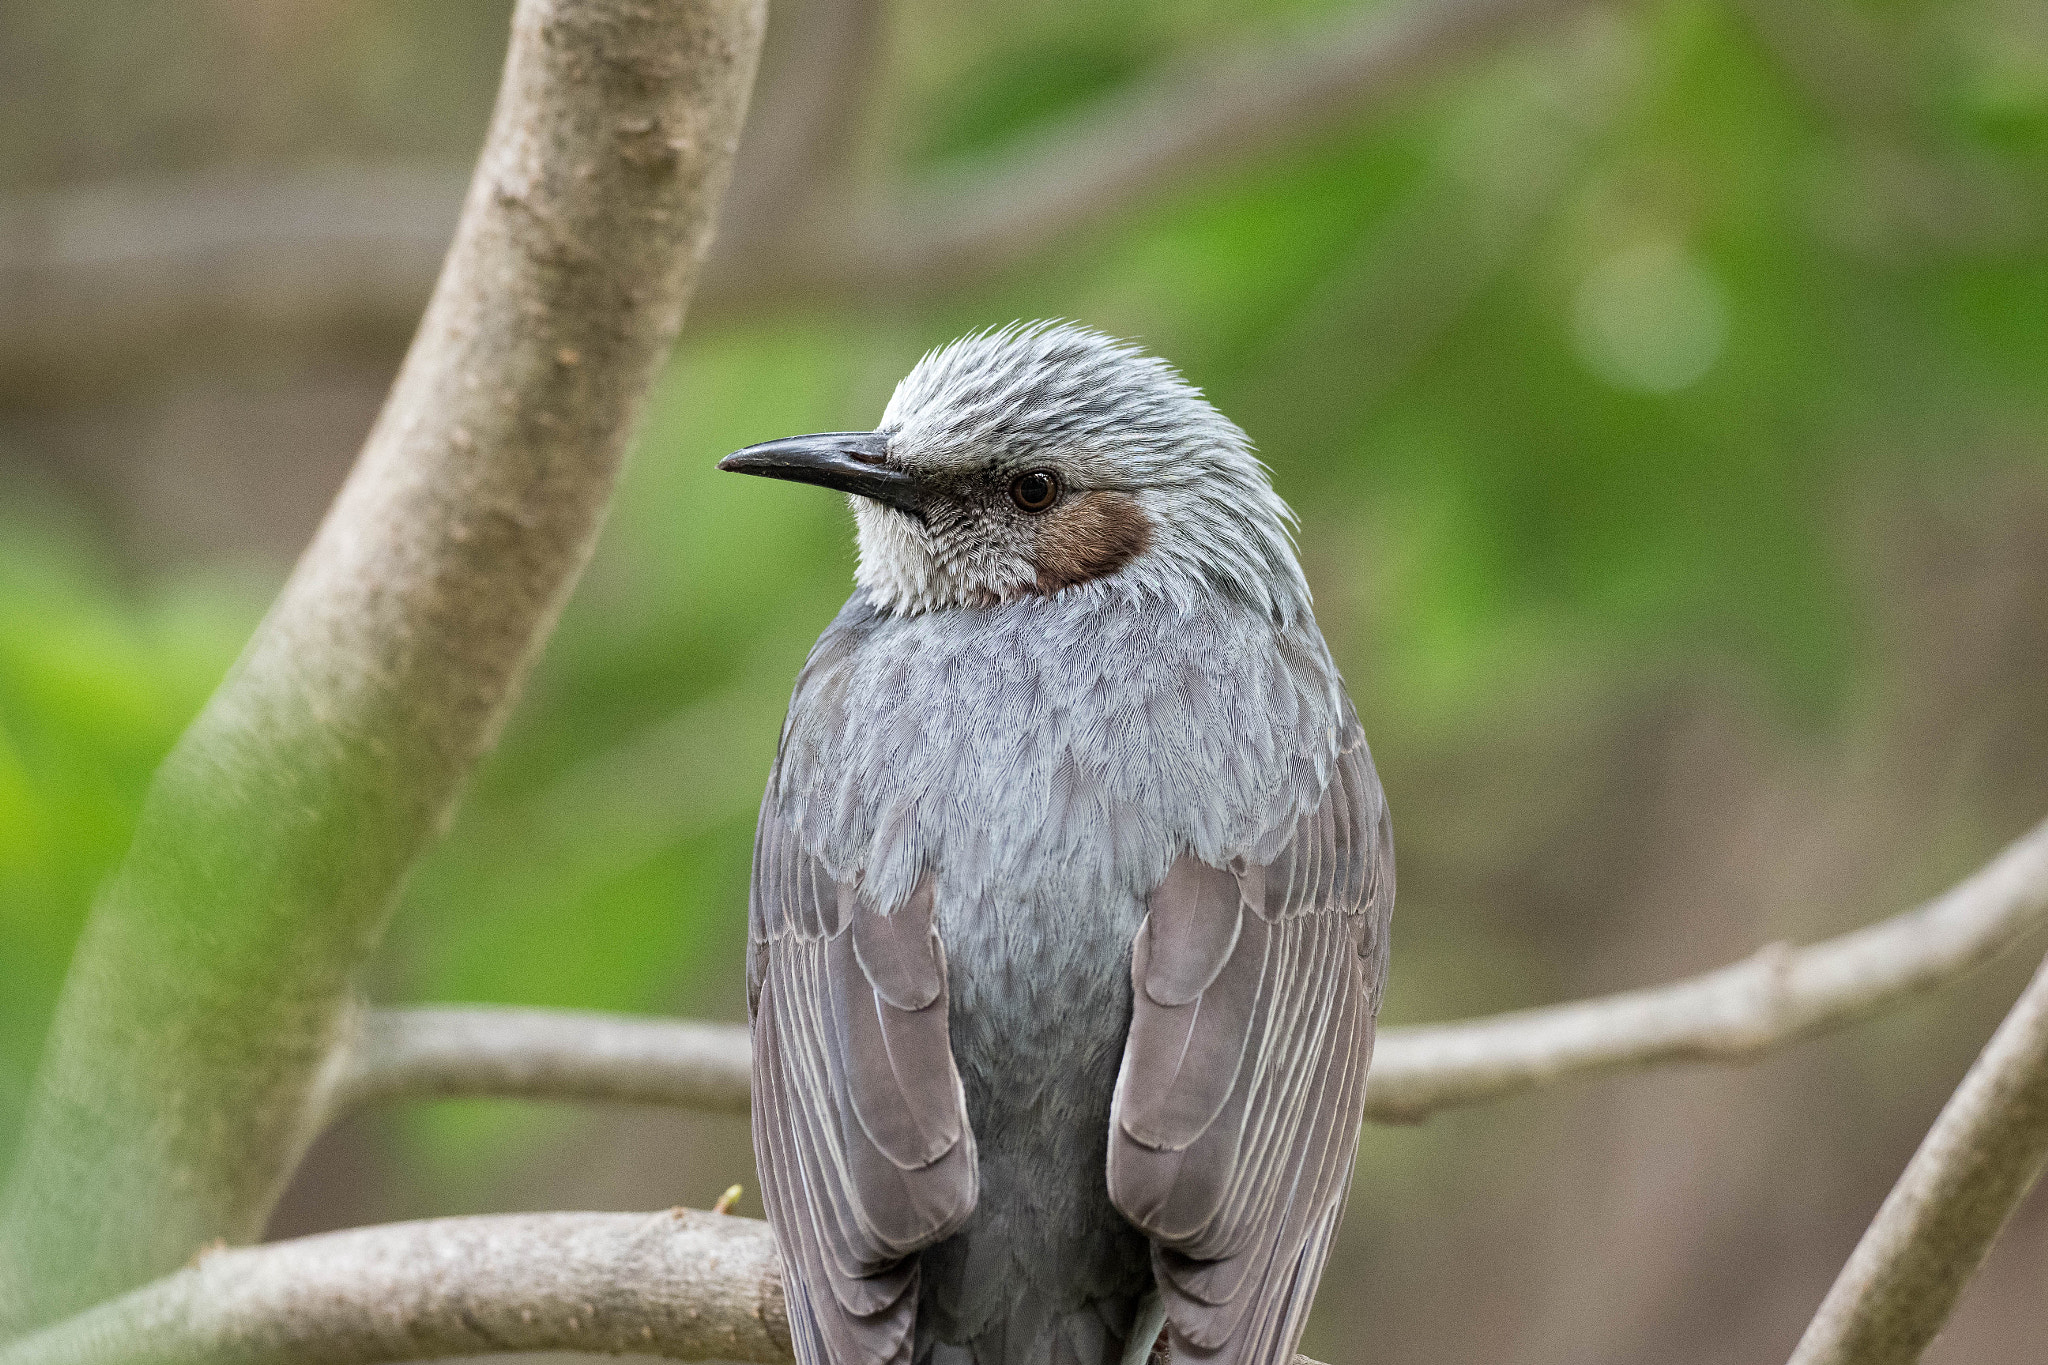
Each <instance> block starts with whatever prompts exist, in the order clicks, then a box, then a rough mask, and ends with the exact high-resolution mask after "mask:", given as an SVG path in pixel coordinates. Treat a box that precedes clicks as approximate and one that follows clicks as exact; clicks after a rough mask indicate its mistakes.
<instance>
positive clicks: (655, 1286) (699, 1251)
mask: <svg viewBox="0 0 2048 1365" xmlns="http://www.w3.org/2000/svg"><path fill="white" fill-rule="evenodd" d="M500 1351H578V1352H588V1353H597V1352H609V1353H613V1354H619V1353H626V1352H631V1353H633V1354H636V1355H658V1356H666V1357H668V1358H670V1359H672V1360H737V1361H749V1362H754V1363H755V1365H791V1362H793V1361H794V1359H795V1356H794V1354H793V1352H792V1350H791V1347H790V1341H789V1319H788V1315H787V1312H786V1310H785V1307H784V1304H783V1297H782V1263H781V1260H780V1258H779V1256H778V1255H777V1253H776V1250H775V1239H774V1236H773V1235H772V1234H771V1233H770V1232H769V1231H768V1225H767V1224H766V1223H761V1222H756V1221H755V1220H754V1219H751V1218H730V1217H724V1216H721V1215H718V1214H711V1213H695V1212H691V1211H689V1210H685V1209H671V1210H669V1211H668V1212H666V1213H652V1214H649V1213H537V1214H536V1213H528V1214H511V1215H500V1216H496V1217H484V1218H443V1219H437V1220H435V1221H432V1222H424V1223H394V1224H391V1225H388V1226H385V1227H374V1228H358V1229H356V1230H354V1231H350V1232H334V1233H328V1234H327V1235H325V1236H321V1237H306V1238H301V1239H300V1240H298V1241H294V1242H279V1243H276V1244H274V1245H271V1246H263V1247H252V1248H249V1249H247V1250H242V1251H215V1252H211V1253H208V1254H206V1255H203V1256H201V1257H200V1258H199V1259H198V1260H197V1262H196V1263H195V1264H193V1265H192V1266H191V1267H190V1268H188V1269H186V1270H183V1271H180V1272H178V1273H177V1274H175V1275H171V1276H169V1277H167V1278H165V1279H162V1280H158V1281H157V1282H156V1283H154V1284H151V1285H148V1286H146V1287H144V1288H142V1289H139V1290H136V1291H135V1292H134V1293H132V1294H128V1295H126V1296H124V1297H122V1298H120V1299H116V1300H114V1301H113V1302H111V1303H106V1304H102V1305H100V1306H99V1307H97V1308H94V1309H91V1310H89V1311H87V1312H85V1313H82V1314H80V1315H79V1316H77V1317H75V1318H71V1319H68V1320H66V1321H65V1322H62V1323H59V1324H58V1325H57V1326H55V1327H52V1328H49V1329H47V1330H45V1331H43V1332H41V1333H39V1334H38V1335H36V1336H33V1337H29V1338H27V1339H25V1340H22V1341H17V1342H15V1343H14V1344H13V1345H11V1346H7V1345H0V1365H302V1362H305V1361H308V1360H318V1361H320V1362H322V1363H323V1365H377V1363H378V1362H384V1361H399V1360H433V1359H443V1358H447V1357H450V1356H473V1355H487V1354H494V1353H497V1352H500ZM1295 1365H1317V1363H1316V1362H1315V1361H1312V1360H1309V1359H1308V1358H1307V1357H1305V1356H1297V1357H1295Z"/></svg>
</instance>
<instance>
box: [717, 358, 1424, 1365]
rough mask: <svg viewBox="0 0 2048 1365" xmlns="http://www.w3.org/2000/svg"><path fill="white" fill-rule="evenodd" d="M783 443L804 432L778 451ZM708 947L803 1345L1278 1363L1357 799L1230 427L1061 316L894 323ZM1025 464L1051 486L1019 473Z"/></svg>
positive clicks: (1360, 865)
mask: <svg viewBox="0 0 2048 1365" xmlns="http://www.w3.org/2000/svg"><path fill="white" fill-rule="evenodd" d="M821 443H822V444H821ZM727 467H729V468H739V469H743V470H748V471H750V472H759V473H769V474H773V475H775V476H778V477H785V478H799V479H805V480H807V481H810V482H818V483H825V484H828V485H829V486H834V487H841V488H858V489H860V490H862V492H861V493H860V494H858V495H856V496H855V497H854V498H853V502H854V504H855V513H856V518H857V521H858V524H859V530H860V539H861V555H862V558H861V567H860V572H859V575H858V588H857V590H856V592H855V594H854V596H853V598H852V599H851V600H850V601H849V602H848V603H847V605H846V607H845V608H844V610H842V611H841V612H840V614H839V617H838V618H837V619H836V620H835V621H834V622H833V623H832V625H831V626H830V627H829V628H828V629H827V630H826V631H825V633H824V635H823V636H822V637H821V638H820V639H819V641H818V644H817V646H816V648H815V649H814V650H813V651H812V654H811V657H810V660H809V661H808V663H807V664H806V665H805V667H804V670H803V672H802V674H801V676H800V677H799V679H798V681H797V686H796V692H795V696H794V699H793V700H792V703H791V706H790V713H789V719H788V721H787V723H786V724H785V726H784V730H783V737H782V744H781V748H780V751H779V753H778V755H777V758H776V764H775V768H774V771H773V774H772V775H771V777H770V779H769V784H768V790H767V793H766V796H765V798H764V800H763V802H762V810H761V820H760V826H759V834H758V838H757V842H756V847H755V858H754V882H753V894H752V909H751V941H750V949H749V955H748V987H749V1001H750V1007H751V1010H752V1017H753V1021H754V1037H755V1082H756V1085H755V1108H754V1115H755V1119H754V1130H755V1151H756V1155H757V1159H758V1162H759V1166H760V1174H761V1181H762V1187H763V1191H764V1197H765V1200H766V1203H767V1206H768V1212H769V1217H770V1221H771V1222H772V1223H773V1224H774V1226H775V1229H776V1233H777V1236H778V1239H779V1241H780V1243H781V1246H782V1249H783V1255H784V1259H785V1263H786V1270H787V1276H786V1281H787V1287H788V1291H789V1300H790V1316H791V1325H792V1332H793V1334H794V1336H795V1339H796V1346H797V1355H798V1358H799V1360H800V1361H801V1362H802V1363H803V1365H856V1362H862V1363H866V1362H874V1363H876V1365H880V1363H881V1362H890V1363H891V1365H894V1363H895V1362H917V1365H923V1363H924V1362H927V1361H929V1362H934V1363H935V1365H967V1362H969V1361H970V1360H971V1361H975V1362H979V1365H1053V1363H1055V1362H1074V1365H1116V1362H1117V1361H1118V1360H1119V1359H1122V1358H1126V1357H1131V1358H1137V1357H1141V1356H1142V1353H1143V1351H1144V1350H1145V1348H1146V1347H1147V1346H1148V1345H1149V1344H1150V1336H1151V1334H1152V1333H1153V1332H1155V1331H1156V1330H1157V1322H1158V1318H1157V1313H1156V1309H1157V1307H1160V1306H1163V1308H1164V1311H1165V1315H1166V1320H1167V1323H1168V1326H1169V1331H1170V1334H1171V1341H1172V1349H1173V1351H1174V1353H1175V1355H1176V1356H1177V1357H1185V1358H1188V1359H1191V1360H1215V1361H1218V1362H1229V1363H1230V1365H1238V1363H1239V1362H1242V1363H1243V1365H1271V1363H1273V1362H1286V1361H1288V1360H1290V1359H1291V1356H1292V1353H1293V1350H1294V1346H1295V1342H1296V1340H1297V1339H1298V1337H1299V1335H1300V1331H1301V1326H1302V1319H1303V1317H1304V1315H1305V1314H1306V1312H1307V1308H1308V1305H1309V1302H1310V1300H1311V1299H1312V1297H1313V1295H1314V1290H1315V1284H1316V1280H1317V1278H1318V1276H1319V1275H1320V1273H1321V1270H1322V1266H1323V1262H1324V1259H1325V1258H1326V1256H1327V1254H1328V1251H1329V1247H1330V1242H1331V1238H1332V1236H1333V1234H1334V1231H1335V1228H1336V1224H1337V1221H1338V1219H1339V1218H1340V1217H1341V1215H1342V1211H1343V1206H1344V1200H1345V1194H1346V1190H1347V1188H1348V1184H1349V1170H1350V1165H1351V1159H1352V1155H1353V1152H1354V1151H1355V1148H1356V1145H1357V1130H1358V1123H1359V1119H1360V1114H1361V1111H1362V1106H1363V1094H1364V1081H1365V1073H1366V1067H1367V1063H1368V1060H1369V1058H1370V1054H1371V1048H1372V1030H1373V1019H1374V1015H1375V1013H1376V1011H1377V1008H1378V1004H1379V996H1380V990H1381V985H1382V982H1383V979H1384V975H1385V968H1386V946H1387V924H1388V916H1389V914H1390V912H1391V908H1392V902H1393V891H1394V886H1393V848H1392V840H1391V835H1390V833H1389V829H1388V824H1387V814H1386V805H1385V801H1384V799H1383V797H1382V795H1381V792H1380V787H1379V782H1378V779H1377V777H1376V776H1375V774H1374V772H1373V767H1372V760H1371V757H1370V755H1369V753H1368V751H1367V748H1366V745H1365V740H1364V737H1363V735H1362V733H1361V732H1360V729H1359V725H1358V721H1357V718H1356V716H1355V714H1354V713H1353V711H1352V708H1351V704H1350V702H1349V700H1348V699H1347V698H1346V697H1345V694H1344V691H1343V687H1342V684H1341V681H1340V680H1339V678H1338V676H1337V673H1336V670H1335V668H1334V667H1333V665H1332V664H1331V662H1330V658H1329V655H1328V651H1327V650H1326V649H1325V647H1324V645H1323V642H1322V639H1321V636H1320V634H1319V633H1318V632H1317V630H1316V627H1315V623H1314V620H1313V618H1312V617H1311V615H1310V613H1309V605H1308V593H1307V588H1306V586H1305V584H1304V583H1303V581H1302V579H1301V575H1300V570H1299V568H1298V567H1297V565H1296V562H1295V559H1294V555H1293V551H1292V546H1291V544H1290V542H1289V540H1288V536H1287V523H1286V520H1285V518H1286V516H1287V513H1286V509H1285V507H1284V505H1283V504H1281V503H1280V501H1279V500H1278V498H1277V497H1275V496H1274V494H1273V493H1272V491H1271V488H1270V486H1269V485H1268V483H1267V480H1266V478H1265V474H1264V471H1263V469H1262V467H1261V466H1260V465H1259V464H1258V462H1257V461H1256V459H1255V458H1254V457H1253V456H1252V454H1251V451H1250V448H1249V446H1248V444H1247V443H1246V442H1245V439H1244V437H1243V435H1242V433H1240V432H1238V430H1237V428H1236V427H1234V426H1232V425H1231V424H1230V423H1229V422H1228V421H1227V420H1225V419H1224V418H1223V417H1222V416H1221V415H1220V414H1218V413H1217V412H1216V411H1215V410H1214V408H1212V407H1211V406H1210V405H1209V404H1208V403H1207V402H1206V401H1204V400H1203V399H1202V398H1201V396H1200V395H1199V394H1198V393H1197V392H1196V391H1195V390H1193V389H1192V388H1190V387H1189V386H1188V385H1186V384H1185V383H1183V382H1182V381H1181V380H1180V379H1179V378H1178V377H1177V376H1176V375H1175V374H1174V373H1173V372H1172V370H1171V369H1169V368H1168V367H1167V366H1165V365H1164V364H1163V363H1161V362H1159V361H1157V360H1154V359H1151V358H1149V357H1145V356H1142V355H1140V354H1138V353H1137V352H1135V351H1133V350H1131V349H1129V348H1127V347H1124V346H1121V345H1118V344H1116V343H1113V342H1111V341H1108V340H1107V339H1105V338H1102V337H1099V336H1097V335H1095V334H1093V333H1088V332H1084V331H1081V330H1079V329H1076V328H1071V327H1065V326H1039V327H1033V328H1013V329H1009V330H1006V331H1003V332H997V333H992V334H984V335H981V336H976V337H970V338H968V339H966V340H964V341H962V342H956V343H954V344H953V345H952V346H951V347H947V348H944V349H942V350H940V351H937V352H934V353H933V354H932V355H930V356H927V357H926V358H925V359H924V360H923V361H921V362H920V363H919V365H918V367H917V368H916V369H915V370H914V371H913V372H912V373H911V375H910V376H909V377H908V378H906V379H905V380H904V382H903V384H902V385H901V386H899V388H898V390H897V393H896V396H895V398H894V399H892V401H891V403H890V405H889V408H888V410H887V412H886V413H885V415H884V420H883V423H882V426H881V428H880V429H879V431H878V432H877V433H874V434H872V435H871V436H839V437H830V438H800V439H799V440H798V441H793V442H782V443H770V444H769V445H767V446H762V447H753V448H750V449H749V450H748V451H743V452H740V453H739V454H738V455H735V456H733V457H730V458H729V460H728V461H727ZM1040 474H1043V475H1045V476H1047V477H1048V478H1049V479H1050V480H1052V486H1053V487H1054V489H1055V490H1056V496H1055V497H1054V499H1053V500H1052V502H1051V503H1050V504H1049V505H1048V506H1045V507H1042V508H1035V509H1032V510H1027V503H1035V502H1036V495H1037V493H1038V492H1039V491H1040V490H1041V487H1042V486H1041V485H1038V484H1034V483H1027V482H1025V480H1026V478H1027V477H1036V476H1037V475H1040Z"/></svg>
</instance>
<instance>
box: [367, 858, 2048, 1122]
mask: <svg viewBox="0 0 2048 1365" xmlns="http://www.w3.org/2000/svg"><path fill="white" fill-rule="evenodd" d="M2043 922H2048V821H2044V822H2043V823H2042V824H2040V825H2037V826H2036V827H2035V828H2034V829H2033V830H2031V831H2029V832H2028V833H2027V834H2025V835H2023V836H2022V837H2021V838H2019V839H2018V840H2016V841H2014V842H2013V843H2012V844H2011V845H2009V846H2008V847H2007V848H2006V849H2005V851H2004V852H2002V853H2001V854H1999V855H1998V857H1997V858H1996V859H1994V860H1993V861H1992V862H1991V863H1990V864H1989V865H1988V866H1986V867H1984V868H1983V869H1982V870H1980V871H1978V872H1977V873H1975V874H1974V875H1973V876H1971V877H1970V878H1968V879H1967V880H1965V881H1963V882H1962V883H1960V884H1959V885H1957V886H1956V887H1954V888H1953V889H1951V890H1950V891H1949V892H1947V893H1946V894H1945V895H1943V896H1941V897H1939V898H1937V899H1935V900H1933V901H1931V902H1929V903H1928V904H1926V905H1923V906H1921V907H1920V908H1918V909H1916V910H1912V911H1909V912H1907V913H1905V914H1902V915H1897V916H1895V917H1893V918H1891V919H1888V920H1884V921H1881V922H1880V923H1877V924H1874V925H1871V926H1869V927H1868V928H1864V929H1858V930H1856V931H1855V932H1853V933H1849V934H1844V935H1842V936H1841V937H1839V938H1833V939H1828V940H1826V941H1825V942H1822V943H1817V944H1814V945H1813V946H1811V947H1808V948H1788V947H1785V946H1783V945H1777V946H1774V947H1771V948H1767V949H1765V950H1764V951H1763V952H1761V953H1759V954H1757V955H1756V956H1755V957H1752V958H1750V959H1748V960H1747V961H1744V962H1738V963H1735V964H1734V965H1732V966H1729V967H1723V968H1721V969H1720V970H1719V971H1714V972H1709V973H1707V974H1706V975H1704V976H1698V977H1694V978H1692V979H1691V980H1688V981H1679V982H1674V983H1673V984H1671V985H1668V986H1658V987H1652V988H1650V989H1648V990H1641V991H1630V992H1627V993H1625V994H1622V995H1612V996H1607V997H1604V998H1601V999H1597V1000H1583V1001H1578V1002H1576V1003H1573V1004H1569V1005H1554V1006H1551V1007H1549V1008H1546V1009H1533V1010H1522V1011H1518V1012H1516V1013H1513V1014H1503V1015H1497V1016H1494V1017H1492V1018H1487V1019H1477V1020H1472V1021H1469V1022H1466V1023H1461V1024H1439V1025H1433V1026H1430V1027H1424V1028H1405V1029H1389V1030H1387V1031H1386V1032H1385V1033H1383V1034H1381V1036H1380V1040H1379V1045H1378V1048H1377V1050H1376V1052H1375V1054H1374V1057H1373V1065H1372V1077H1371V1081H1370V1083H1369V1084H1368V1085H1367V1087H1366V1114H1367V1117H1369V1118H1372V1119H1376V1120H1379V1121H1381V1122H1396V1123H1400V1122H1412V1121H1415V1120H1418V1119H1422V1118H1425V1117H1427V1116H1428V1115H1429V1114H1430V1113H1432V1112H1434V1111H1435V1110H1438V1109H1446V1108H1450V1107H1452V1106H1455V1105H1461V1104H1478V1103H1481V1102H1483V1101H1487V1100H1494V1099H1500V1098H1504V1097H1506V1096H1509V1095H1514V1094H1519V1093H1521V1092H1522V1091H1525V1090H1533V1089H1536V1088H1538V1087H1540V1086H1544V1085H1549V1084H1552V1083H1554V1082H1557V1081H1561V1080H1567V1079H1570V1078H1573V1077H1578V1076H1586V1075H1593V1074H1598V1073H1602V1072H1609V1071H1622V1070H1629V1069H1634V1068H1640V1067H1647V1066H1655V1065H1658V1064H1660V1063H1664V1062H1672V1061H1698V1060H1707V1061H1741V1060H1745V1059H1747V1058H1751V1057H1754V1056H1757V1055H1758V1054H1760V1053H1763V1052H1766V1051H1769V1050H1770V1049H1771V1048H1774V1047H1778V1046H1781V1045H1783V1044H1785V1043H1788V1042H1791V1041H1793V1040H1794V1039H1798V1038H1803V1037H1806V1036H1808V1035H1810V1034H1814V1033H1818V1032H1821V1031H1823V1030H1826V1029H1830V1028H1836V1027H1840V1026H1841V1025H1843V1024H1847V1023H1850V1022H1852V1021H1854V1020H1856V1019H1860V1018H1862V1017H1863V1016H1865V1015H1867V1014H1871V1013H1875V1012H1876V1011H1879V1010H1883V1009H1887V1008H1891V1007H1893V1006H1896V1005H1900V1004H1904V1003H1905V1002H1907V1001H1909V1000H1912V999H1915V998H1918V997H1919V996H1920V995H1921V994H1923V993H1925V992H1927V991H1931V990H1935V989H1938V988H1940V987H1942V986H1945V985H1948V984H1949V983H1951V982H1953V981H1956V980H1958V979H1959V978H1961V977H1962V976H1964V975H1965V974H1967V973H1968V972H1969V971H1970V970H1971V969H1973V968H1975V967H1977V966H1978V965H1980V964H1981V963H1984V962H1986V961H1988V960H1989V959H1991V958H1992V957H1995V956H1996V955H1998V954H1999V953H2000V952H2002V951H2004V950H2005V949H2007V948H2009V947H2011V946H2012V945H2013V944H2015V943H2016V942H2018V941H2019V940H2020V939H2022V938H2024V937H2025V936H2026V935H2027V934H2028V933H2030V932H2031V931H2033V930H2034V929H2036V928H2038V927H2039V926H2040V925H2041V924H2042V923H2043ZM341 1076H342V1080H341V1084H340V1086H339V1088H338V1090H337V1092H336V1101H337V1107H343V1106H346V1105H348V1104H353V1103H360V1102H363V1101H366V1100H372V1099H398V1098H424V1097H432V1096H446V1095H506V1096H525V1097H528V1098H534V1099H575V1100H600V1101H602V1100H630V1101H645V1102H652V1103H663V1104H677V1105H683V1106H687V1107H690V1108H703V1109H716V1110H721V1111H725V1110H732V1111H737V1110H743V1109H744V1108H745V1107H746V1087H747V1040H746V1034H745V1030H743V1029H741V1028H739V1027H737V1026H733V1025H706V1024H689V1023H683V1022H680V1021H670V1020H657V1019H632V1018H622V1017H618V1016H613V1015H604V1014H585V1013H577V1012H571V1011H556V1010H506V1009H492V1008H475V1007H471V1008H436V1009H400V1010H378V1011H371V1012H369V1013H368V1014H367V1015H366V1017H365V1022H364V1024H363V1027H362V1030H361V1032H360V1034H359V1035H358V1038H357V1041H356V1043H355V1045H354V1047H353V1048H352V1049H351V1050H350V1051H349V1052H348V1053H347V1055H346V1059H345V1062H344V1063H343V1065H342V1067H341Z"/></svg>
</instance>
